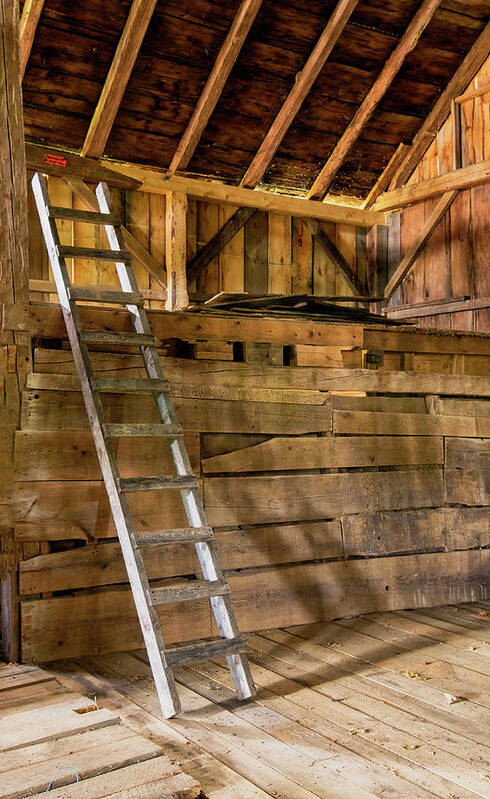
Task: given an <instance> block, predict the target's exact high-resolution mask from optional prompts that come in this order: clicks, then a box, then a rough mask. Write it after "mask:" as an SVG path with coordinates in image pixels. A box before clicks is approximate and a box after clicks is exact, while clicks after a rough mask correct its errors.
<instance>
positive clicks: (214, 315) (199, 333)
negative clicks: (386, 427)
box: [3, 305, 362, 347]
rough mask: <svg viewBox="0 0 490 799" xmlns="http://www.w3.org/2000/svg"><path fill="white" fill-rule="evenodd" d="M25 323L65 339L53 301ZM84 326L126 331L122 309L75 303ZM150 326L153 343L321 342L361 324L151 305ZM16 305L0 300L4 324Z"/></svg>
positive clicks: (12, 322) (339, 338)
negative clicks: (156, 308) (164, 308)
mask: <svg viewBox="0 0 490 799" xmlns="http://www.w3.org/2000/svg"><path fill="white" fill-rule="evenodd" d="M25 313H26V320H25V321H26V325H27V327H28V329H29V330H30V332H31V334H32V335H33V336H41V337H44V338H61V339H67V333H66V328H65V323H64V320H63V317H62V314H61V310H60V308H59V306H57V305H28V306H26V309H25ZM80 318H81V321H82V326H83V328H84V329H85V330H115V331H124V332H130V331H131V330H132V327H131V321H130V319H129V317H128V314H127V312H125V311H123V310H119V309H108V308H96V307H89V306H81V307H80ZM148 319H149V322H150V327H151V331H152V333H153V335H154V336H155V339H156V341H157V344H159V343H162V342H165V341H168V340H169V339H172V338H179V339H183V340H184V341H189V340H192V341H194V340H199V339H204V340H212V339H218V340H221V341H253V342H256V341H261V342H268V343H270V344H296V343H298V344H324V345H333V346H335V345H339V344H341V345H345V346H352V347H353V346H361V343H362V326H361V325H352V324H343V325H342V324H332V323H330V322H316V321H315V322H313V321H311V320H301V319H284V318H281V320H280V321H279V320H277V319H270V318H267V317H266V316H254V317H251V316H250V315H247V314H243V315H239V314H233V315H231V314H228V313H226V312H224V311H217V310H215V311H213V312H211V311H208V312H206V313H186V312H180V313H179V312H176V311H171V312H170V311H169V312H167V311H150V312H149V313H148ZM18 324H19V322H18V309H17V308H15V307H14V306H4V314H3V328H4V330H10V329H14V330H16V329H17V327H18Z"/></svg>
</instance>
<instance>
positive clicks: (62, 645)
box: [22, 550, 489, 661]
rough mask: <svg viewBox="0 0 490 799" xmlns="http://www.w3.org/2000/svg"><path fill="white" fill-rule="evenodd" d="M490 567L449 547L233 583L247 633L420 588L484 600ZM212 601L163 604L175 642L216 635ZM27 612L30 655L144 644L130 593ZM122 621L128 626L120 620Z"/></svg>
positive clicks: (367, 607)
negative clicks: (184, 607)
mask: <svg viewBox="0 0 490 799" xmlns="http://www.w3.org/2000/svg"><path fill="white" fill-rule="evenodd" d="M488 565H489V554H488V551H487V550H472V551H468V552H449V553H444V552H441V553H435V554H425V555H404V556H401V557H392V558H387V559H386V560H384V562H383V566H384V568H383V571H382V572H381V570H380V561H379V559H378V558H373V559H368V560H361V561H348V562H340V563H339V562H337V563H335V562H334V563H322V564H310V565H301V566H289V567H283V568H279V569H276V570H274V571H271V570H265V571H259V572H257V573H251V574H246V573H244V574H242V575H239V574H237V575H230V576H229V582H230V587H231V596H232V600H233V604H234V607H235V608H236V613H237V618H238V622H239V625H240V629H241V630H243V631H247V630H252V629H265V628H267V627H270V625H271V623H273V624H275V625H279V626H290V625H294V624H306V623H311V622H314V621H321V620H329V619H332V618H337V617H339V616H354V615H357V614H359V613H369V612H370V611H373V610H376V611H380V610H392V609H395V608H403V607H411V606H412V604H413V596H414V594H415V592H416V593H417V596H418V598H419V602H420V606H421V607H430V606H434V605H436V604H442V603H444V602H445V601H447V598H448V597H449V596H451V597H453V601H455V600H456V601H471V600H476V599H479V598H483V597H485V596H486V591H487V590H488V585H487V584H488ZM386 586H388V589H387V588H386ZM206 606H208V603H207V602H202V601H200V602H196V603H195V605H194V606H193V612H192V615H190V616H189V613H188V612H182V606H180V607H179V606H176V607H169V606H166V607H165V608H164V609H163V611H162V609H161V608H160V609H159V616H160V619H161V623H162V627H163V629H164V630H165V632H166V636H167V640H168V641H169V642H174V641H179V640H189V637H192V638H193V639H197V638H203V637H206V636H207V637H211V635H212V633H211V624H210V619H209V606H208V607H206ZM22 615H23V642H22V643H23V657H24V659H25V660H26V661H29V660H39V661H49V660H53V659H58V658H59V657H60V654H63V656H64V657H65V656H66V657H77V656H80V655H82V654H83V655H87V654H90V653H102V652H111V651H112V652H115V651H121V650H125V649H135V648H139V647H141V637H140V635H141V634H140V630H139V625H138V622H137V619H136V616H135V615H134V609H133V602H132V598H131V594H130V592H129V591H124V590H122V591H121V590H106V591H101V592H99V593H96V594H90V593H87V594H81V595H80V596H78V597H57V598H53V599H41V600H32V601H30V602H23V603H22ZM68 616H69V617H70V619H71V621H72V623H71V624H70V625H69V626H67V625H66V623H65V620H66V618H67V617H68ZM116 619H121V620H122V619H124V624H122V623H121V624H115V623H114V622H115V620H116Z"/></svg>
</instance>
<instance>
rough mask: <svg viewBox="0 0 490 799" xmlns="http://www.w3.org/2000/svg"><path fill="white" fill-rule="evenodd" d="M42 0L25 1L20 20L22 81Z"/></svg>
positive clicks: (42, 3) (42, 4) (41, 8)
mask: <svg viewBox="0 0 490 799" xmlns="http://www.w3.org/2000/svg"><path fill="white" fill-rule="evenodd" d="M43 6H44V0H26V1H25V3H24V7H23V9H22V16H21V18H20V79H21V80H23V78H24V75H25V71H26V67H27V62H28V61H29V56H30V54H31V50H32V45H33V42H34V36H35V35H36V30H37V25H38V22H39V18H40V16H41V12H42V10H43Z"/></svg>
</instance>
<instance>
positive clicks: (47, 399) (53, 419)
mask: <svg viewBox="0 0 490 799" xmlns="http://www.w3.org/2000/svg"><path fill="white" fill-rule="evenodd" d="M174 406H175V411H176V413H177V417H178V419H179V421H180V423H181V425H182V427H183V428H184V430H185V431H186V432H189V431H201V432H208V433H213V432H214V433H219V432H222V433H270V434H274V433H279V434H287V433H296V434H299V433H313V432H328V431H329V430H331V427H332V412H331V410H330V406H329V405H294V404H291V403H274V402H259V403H256V402H231V401H230V402H228V401H224V400H223V401H221V400H201V399H183V398H182V399H181V398H179V397H177V398H175V400H174ZM104 408H105V411H106V421H107V422H108V423H111V422H114V423H119V424H121V423H126V422H127V423H131V422H136V421H138V422H140V423H157V422H158V421H159V417H158V412H157V410H156V406H155V403H154V402H153V400H152V398H151V397H137V396H130V395H115V394H111V395H107V396H105V397H104ZM22 428H23V429H25V430H84V429H88V420H87V414H86V410H85V406H84V404H83V400H82V396H81V394H78V393H75V392H73V391H66V392H61V391H60V392H53V391H35V390H30V391H27V392H25V393H24V397H23V403H22Z"/></svg>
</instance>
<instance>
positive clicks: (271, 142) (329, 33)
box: [241, 0, 358, 189]
mask: <svg viewBox="0 0 490 799" xmlns="http://www.w3.org/2000/svg"><path fill="white" fill-rule="evenodd" d="M357 3H358V0H339V2H338V3H337V6H336V8H335V10H334V11H333V13H332V15H331V17H330V19H329V21H328V22H327V24H326V26H325V28H324V30H323V33H322V34H321V36H320V38H319V39H318V41H317V43H316V45H315V47H314V48H313V50H312V52H311V55H310V57H309V58H308V61H307V62H306V64H305V66H304V67H303V69H302V70H301V72H300V73H299V74H298V75H297V76H296V78H297V79H296V82H295V84H294V86H293V88H292V89H291V91H290V92H289V95H288V97H287V98H286V100H285V102H284V104H283V106H282V108H281V110H280V111H279V113H278V115H277V116H276V118H275V120H274V122H273V123H272V125H271V127H270V128H269V130H268V132H267V134H266V137H265V139H264V140H263V142H262V144H261V145H260V148H259V150H258V152H257V154H256V155H255V157H254V159H253V161H252V163H251V164H250V166H249V168H248V169H247V172H246V174H245V177H244V178H243V180H242V182H241V185H242V186H243V187H246V188H249V189H251V188H253V187H254V186H256V185H257V183H258V182H259V180H260V179H261V178H262V176H263V174H264V172H265V171H266V169H267V167H268V166H269V164H270V162H271V161H272V159H273V157H274V155H275V153H276V150H277V148H278V147H279V145H280V144H281V142H282V140H283V138H284V136H285V135H286V133H287V131H288V129H289V127H290V125H291V123H292V122H293V120H294V118H295V116H296V114H297V113H298V111H299V109H300V108H301V106H302V104H303V102H304V99H305V97H306V95H307V94H308V92H309V91H310V89H311V87H312V86H313V83H314V82H315V80H316V78H317V77H318V75H319V73H320V70H321V69H322V67H323V65H324V64H325V61H326V60H327V58H328V57H329V55H330V53H331V52H332V50H333V48H334V46H335V44H336V43H337V41H338V39H339V37H340V34H341V33H342V31H343V30H344V28H345V26H346V24H347V22H348V20H349V17H350V16H351V14H352V12H353V11H354V9H355V7H356V5H357Z"/></svg>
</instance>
